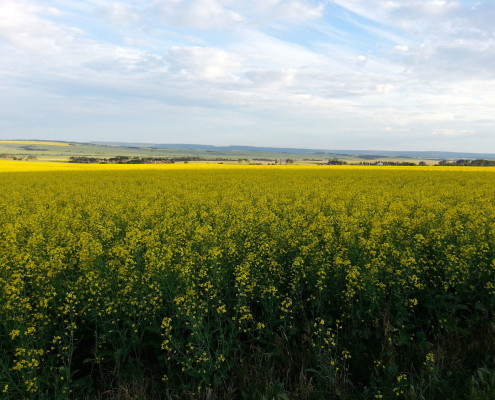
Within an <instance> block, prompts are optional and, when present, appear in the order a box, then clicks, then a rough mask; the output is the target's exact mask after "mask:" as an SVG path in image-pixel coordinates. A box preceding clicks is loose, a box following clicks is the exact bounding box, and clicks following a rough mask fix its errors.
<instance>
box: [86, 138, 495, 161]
mask: <svg viewBox="0 0 495 400" xmlns="http://www.w3.org/2000/svg"><path fill="white" fill-rule="evenodd" d="M90 143H92V144H99V145H105V146H119V147H129V148H152V149H173V150H202V151H212V152H213V151H214V152H232V153H235V152H260V153H287V154H318V155H322V156H334V155H352V156H361V157H360V158H363V159H376V158H379V157H404V158H416V159H426V160H457V159H461V158H462V159H485V160H495V154H494V153H462V152H449V151H399V150H329V149H325V150H322V149H302V148H289V147H257V146H213V145H207V144H169V143H168V144H157V143H125V142H90Z"/></svg>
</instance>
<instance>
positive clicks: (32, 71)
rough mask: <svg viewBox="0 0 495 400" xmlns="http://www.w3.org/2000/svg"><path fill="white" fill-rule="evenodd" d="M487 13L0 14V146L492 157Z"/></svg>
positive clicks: (221, 3) (331, 6)
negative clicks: (51, 143)
mask: <svg viewBox="0 0 495 400" xmlns="http://www.w3.org/2000/svg"><path fill="white" fill-rule="evenodd" d="M493 21H495V1H491V0H490V1H488V0H484V1H474V0H473V1H467V0H464V1H460V0H459V1H455V0H452V1H450V0H422V1H420V0H400V1H399V0H347V1H344V0H244V1H240V0H143V1H107V0H47V1H39V0H0V54H1V55H2V56H1V57H0V104H1V107H0V139H15V138H19V139H22V138H24V139H28V138H37V139H60V140H70V141H96V140H98V141H103V140H105V141H127V142H141V143H144V142H149V143H201V144H215V145H258V146H280V147H307V148H320V149H383V150H444V151H470V152H495V95H494V93H495V25H494V24H493Z"/></svg>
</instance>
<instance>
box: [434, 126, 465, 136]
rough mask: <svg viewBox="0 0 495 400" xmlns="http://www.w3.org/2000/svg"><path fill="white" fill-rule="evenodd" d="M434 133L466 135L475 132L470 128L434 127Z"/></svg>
mask: <svg viewBox="0 0 495 400" xmlns="http://www.w3.org/2000/svg"><path fill="white" fill-rule="evenodd" d="M432 134H433V135H439V136H466V135H472V134H474V131H472V130H468V129H438V128H437V129H434V130H433V132H432Z"/></svg>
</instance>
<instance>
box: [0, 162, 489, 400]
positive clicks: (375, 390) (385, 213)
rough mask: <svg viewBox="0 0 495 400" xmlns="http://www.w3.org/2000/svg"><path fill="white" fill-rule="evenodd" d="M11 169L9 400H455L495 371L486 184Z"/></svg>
mask: <svg viewBox="0 0 495 400" xmlns="http://www.w3.org/2000/svg"><path fill="white" fill-rule="evenodd" d="M6 163H7V162H5V163H2V164H0V168H3V170H4V171H6V172H3V173H1V174H0V185H1V187H2V191H1V192H0V209H1V210H2V213H1V214H0V351H1V353H0V393H1V395H0V398H2V399H3V398H5V399H18V398H47V399H51V398H80V397H83V396H86V395H89V394H90V393H92V392H95V391H99V392H106V393H112V392H114V393H116V395H115V398H117V394H118V393H120V392H119V390H121V389H122V388H123V387H125V388H129V387H134V388H135V391H136V393H137V394H136V396H138V394H139V393H141V395H142V396H145V395H146V396H149V398H160V396H163V398H166V393H169V394H173V395H174V396H179V397H181V398H187V397H188V396H190V397H192V396H194V395H199V396H203V397H208V396H209V397H210V398H211V396H217V398H229V396H230V397H231V398H238V397H239V396H240V393H241V391H242V392H244V396H245V397H247V398H262V397H263V396H266V398H268V397H269V396H272V397H275V394H270V393H273V392H274V391H276V390H282V389H277V388H278V387H279V386H277V384H278V385H282V386H283V387H284V389H283V390H285V391H286V392H287V393H289V394H291V395H292V396H294V398H304V396H306V398H321V397H318V396H327V397H328V398H330V396H335V398H354V397H353V396H355V397H357V396H358V395H357V394H358V393H360V394H361V395H363V393H364V395H363V396H365V398H414V395H415V394H417V393H418V392H421V393H422V395H423V397H424V398H428V396H430V397H429V398H431V399H433V398H437V397H435V396H438V393H446V391H448V390H449V388H450V387H451V386H452V385H453V382H455V383H456V386H455V388H456V390H457V391H458V393H459V396H461V397H459V398H462V396H463V394H465V393H467V391H468V390H470V389H469V382H470V380H471V377H472V376H473V374H474V372H475V370H476V368H479V367H482V366H483V365H485V367H487V368H489V367H490V365H488V364H483V363H489V362H491V361H490V360H491V359H490V357H491V358H493V357H494V356H495V340H493V337H494V332H493V326H495V323H494V318H493V313H494V308H495V284H494V282H495V190H494V183H495V174H494V173H493V172H491V170H490V169H482V168H477V169H467V170H460V169H448V168H414V169H407V168H405V169H404V168H358V167H356V168H354V167H332V168H327V167H294V166H290V167H273V166H266V167H259V166H253V167H248V166H226V165H217V166H214V165H208V166H197V165H166V166H165V165H160V166H154V165H153V166H105V165H102V166H100V165H91V166H78V165H76V166H74V165H71V166H70V167H66V168H67V169H66V170H60V171H59V170H57V169H59V168H60V169H62V168H65V166H66V164H60V165H58V166H57V167H53V169H52V170H50V171H49V172H46V168H50V166H46V165H44V164H45V163H26V164H29V165H30V167H29V168H30V169H36V168H39V169H38V170H37V172H36V171H35V172H29V171H25V172H14V170H15V168H14V167H15V165H20V164H14V163H7V164H6ZM36 164H38V166H36ZM6 166H7V167H6ZM26 168H27V167H26ZM8 171H11V172H8ZM302 377H304V379H303V378H302ZM150 381H151V383H149V382H150ZM136 382H141V387H140V388H137V389H136V385H137V386H139V384H136ZM147 382H148V383H147ZM253 382H254V384H255V386H253ZM459 382H461V383H459ZM452 387H453V386H452ZM302 388H303V389H304V390H303V389H302ZM129 390H130V389H129ZM142 393H146V394H145V395H143V394H142ZM322 393H323V394H324V395H323V394H322ZM452 393H453V392H452ZM452 393H451V394H447V395H445V396H446V398H455V397H452V396H453V394H452ZM78 396H80V397H78ZM236 396H237V397H236ZM311 396H313V397H311ZM338 396H340V397H338ZM449 396H451V397H449ZM143 398H144V397H143ZM360 398H363V397H360Z"/></svg>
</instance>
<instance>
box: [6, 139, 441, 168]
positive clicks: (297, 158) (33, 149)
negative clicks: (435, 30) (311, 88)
mask: <svg viewBox="0 0 495 400" xmlns="http://www.w3.org/2000/svg"><path fill="white" fill-rule="evenodd" d="M2 154H4V155H8V156H16V157H21V158H26V157H29V156H32V157H36V159H37V160H42V161H44V160H46V161H61V162H63V161H66V160H67V159H68V158H69V157H97V158H111V157H117V156H130V157H162V158H178V157H190V158H194V157H199V158H202V159H204V160H206V161H208V160H211V162H213V160H217V161H216V162H223V163H225V164H237V163H239V162H240V163H244V164H247V163H257V164H271V163H274V162H279V163H285V162H286V160H288V159H289V160H291V161H292V162H294V163H296V164H301V165H315V164H321V163H326V162H328V161H329V160H333V159H338V160H342V161H346V162H349V163H359V162H363V161H364V162H369V161H377V160H383V161H396V162H415V163H418V162H419V161H422V160H423V159H420V158H414V157H398V156H390V155H389V156H380V155H373V154H368V155H352V154H333V153H329V152H316V153H307V154H299V153H288V152H275V151H243V150H235V151H226V150H222V151H220V150H219V151H213V150H180V149H163V148H151V147H138V146H110V145H101V144H87V143H86V144H85V143H66V142H49V141H46V142H45V141H1V140H0V155H2ZM239 160H240V161H239ZM424 161H425V162H426V163H427V164H434V163H437V162H438V159H430V160H428V159H427V158H425V159H424ZM203 162H204V161H203Z"/></svg>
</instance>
